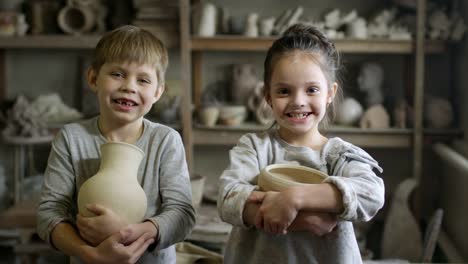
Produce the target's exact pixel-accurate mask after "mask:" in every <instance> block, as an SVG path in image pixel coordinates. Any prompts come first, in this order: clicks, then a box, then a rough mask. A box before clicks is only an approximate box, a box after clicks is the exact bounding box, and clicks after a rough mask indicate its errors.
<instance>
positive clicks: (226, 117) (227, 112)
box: [219, 105, 247, 126]
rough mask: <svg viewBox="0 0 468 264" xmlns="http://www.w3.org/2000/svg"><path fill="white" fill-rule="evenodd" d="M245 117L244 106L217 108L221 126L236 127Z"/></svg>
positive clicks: (245, 109)
mask: <svg viewBox="0 0 468 264" xmlns="http://www.w3.org/2000/svg"><path fill="white" fill-rule="evenodd" d="M246 117H247V107H246V106H245V105H224V106H220V108H219V121H220V123H221V124H223V125H227V126H238V125H240V124H241V123H242V122H244V120H245V118H246Z"/></svg>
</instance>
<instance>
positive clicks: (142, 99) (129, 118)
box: [88, 62, 164, 123]
mask: <svg viewBox="0 0 468 264" xmlns="http://www.w3.org/2000/svg"><path fill="white" fill-rule="evenodd" d="M88 82H89V85H90V86H91V89H92V90H93V91H94V92H96V94H97V96H98V101H99V108H100V115H101V118H104V119H105V121H107V122H118V123H133V122H136V121H138V120H141V119H142V117H143V116H144V115H145V114H146V113H148V112H149V111H150V109H151V106H152V105H153V104H154V103H155V102H156V101H158V99H159V98H160V96H161V94H162V93H163V91H164V87H163V86H162V85H160V84H159V80H158V78H157V76H156V69H155V68H154V66H152V65H149V64H143V65H142V64H139V63H135V62H125V63H111V62H109V63H105V64H103V65H102V66H101V69H100V70H99V72H96V71H95V70H94V69H89V70H88Z"/></svg>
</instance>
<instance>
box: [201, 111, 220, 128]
mask: <svg viewBox="0 0 468 264" xmlns="http://www.w3.org/2000/svg"><path fill="white" fill-rule="evenodd" d="M218 116H219V108H218V107H216V106H206V107H203V108H202V109H200V111H199V112H198V118H199V119H200V122H201V123H202V124H203V125H205V126H209V127H212V126H214V125H215V124H216V122H217V121H218Z"/></svg>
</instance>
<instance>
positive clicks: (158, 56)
mask: <svg viewBox="0 0 468 264" xmlns="http://www.w3.org/2000/svg"><path fill="white" fill-rule="evenodd" d="M168 60H169V59H168V54H167V49H166V47H165V46H164V44H163V43H162V42H161V40H159V39H158V38H157V37H156V36H155V35H153V34H152V33H150V32H149V31H147V30H144V29H141V28H139V27H136V26H132V25H125V26H121V27H118V28H116V29H114V30H112V31H109V32H107V33H106V34H104V36H103V37H102V38H101V39H100V40H99V42H98V44H97V45H96V48H95V49H94V61H93V64H92V65H91V67H92V68H93V69H94V70H95V71H96V72H99V70H100V69H101V66H102V65H103V64H104V63H107V62H127V61H129V62H136V63H140V64H150V65H153V66H154V68H155V69H156V76H157V78H158V86H159V87H161V86H162V85H164V75H165V73H166V70H167V66H168V63H169V62H168Z"/></svg>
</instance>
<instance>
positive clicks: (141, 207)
mask: <svg viewBox="0 0 468 264" xmlns="http://www.w3.org/2000/svg"><path fill="white" fill-rule="evenodd" d="M143 156H144V152H143V151H142V150H140V149H139V148H138V147H136V146H135V145H132V144H127V143H121V142H109V143H105V144H103V145H101V164H100V166H99V171H98V172H97V173H96V174H95V175H94V176H92V177H90V178H89V179H88V180H86V181H85V182H84V183H83V185H82V186H81V188H80V190H79V193H78V210H79V212H80V214H82V215H84V216H93V214H92V213H91V212H89V211H88V210H87V209H86V205H87V204H89V203H96V204H100V205H102V206H105V207H107V208H110V209H112V210H113V211H114V212H115V213H116V214H117V215H119V216H120V217H121V218H122V220H124V221H126V222H127V224H131V223H139V222H141V220H142V219H143V217H144V216H145V213H146V206H147V200H146V194H145V192H144V191H143V189H142V188H141V186H140V184H139V183H138V179H137V172H138V167H139V166H140V162H141V160H142V159H143Z"/></svg>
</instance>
